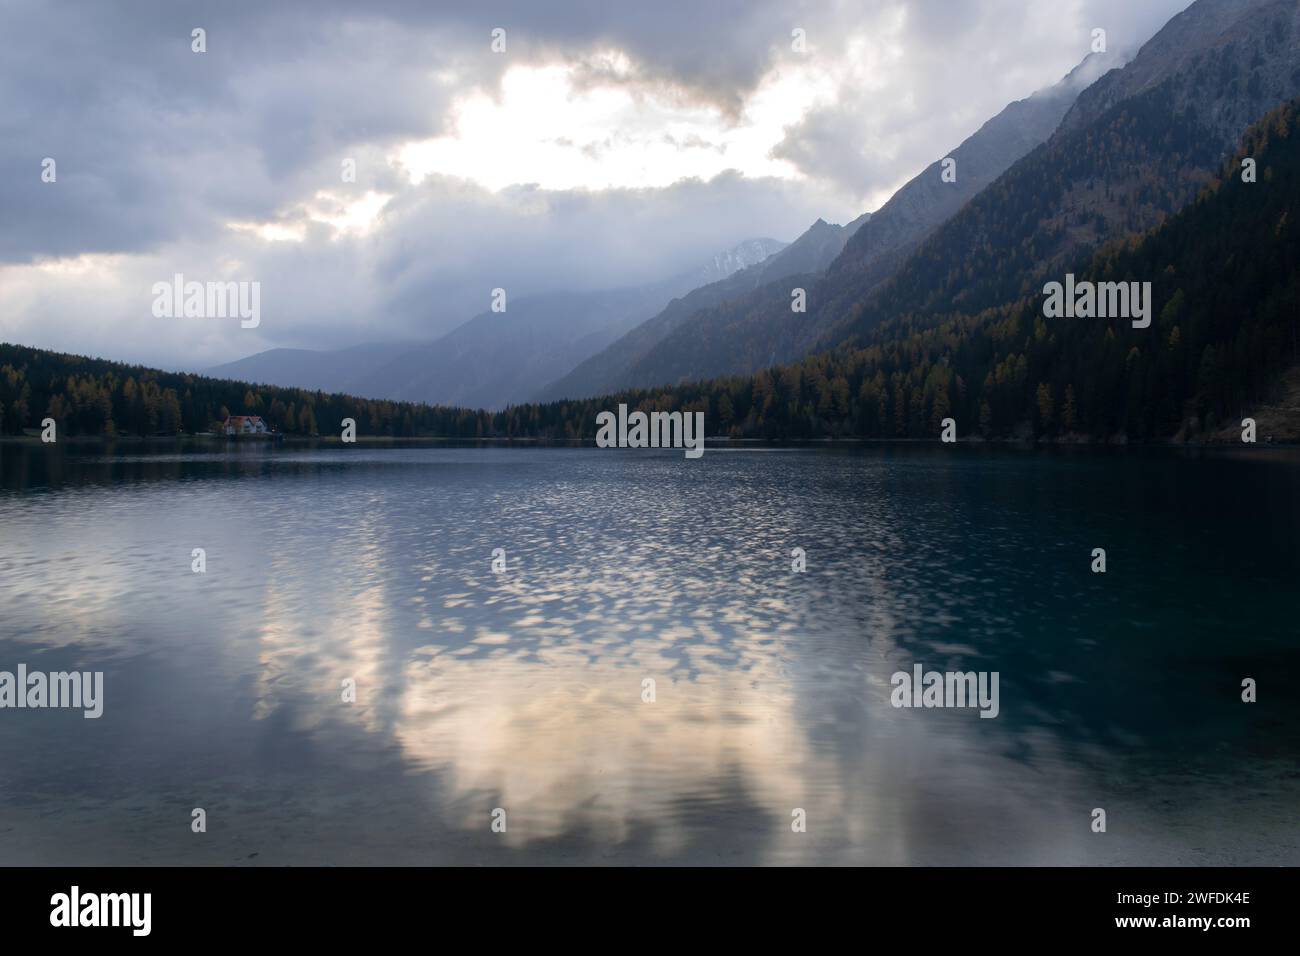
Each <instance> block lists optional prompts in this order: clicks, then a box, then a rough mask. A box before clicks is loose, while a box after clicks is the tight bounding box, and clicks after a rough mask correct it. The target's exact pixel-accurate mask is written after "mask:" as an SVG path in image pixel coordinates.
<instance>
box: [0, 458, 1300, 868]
mask: <svg viewBox="0 0 1300 956" xmlns="http://www.w3.org/2000/svg"><path fill="white" fill-rule="evenodd" d="M1298 541H1300V451H1297V450H1295V449H1260V450H1254V449H1251V450H1241V451H1232V450H1217V451H1209V450H1190V451H1188V450H1181V449H1146V450H1136V449H1095V448H1093V449H1060V448H1057V449H1037V450H1033V449H1028V448H1012V447H981V446H940V445H919V444H918V445H902V444H894V445H888V444H882V445H866V446H860V447H847V448H845V447H841V446H836V447H829V446H828V447H801V448H769V447H766V446H763V447H753V448H745V447H741V448H716V447H710V448H709V449H708V451H707V452H706V453H705V454H704V456H703V458H701V459H699V460H696V461H691V460H687V459H685V458H684V456H683V455H682V453H681V451H680V450H678V451H675V452H670V451H663V452H659V451H620V450H597V449H591V448H560V447H550V448H546V447H500V446H497V447H450V446H445V445H419V444H409V445H405V446H403V445H400V444H395V445H392V446H383V445H364V444H363V445H356V446H351V447H343V446H338V445H334V446H321V447H312V446H308V445H298V446H295V445H292V444H287V445H283V446H269V445H254V444H241V445H231V446H222V445H206V446H205V445H201V444H196V443H177V444H171V443H164V444H160V445H153V444H128V443H121V444H119V445H118V446H116V447H115V448H112V449H105V448H104V447H103V446H100V445H95V444H88V445H80V446H79V445H76V444H70V445H66V446H58V447H43V446H39V445H32V444H24V443H17V442H9V443H4V444H0V670H4V671H14V670H15V668H16V667H17V666H18V665H19V664H24V665H25V666H26V668H27V670H28V671H29V672H30V671H35V670H39V671H44V672H55V671H69V670H77V671H100V672H102V673H103V701H102V705H103V714H102V716H101V717H99V718H98V719H86V718H85V717H83V714H82V712H81V711H80V710H75V709H50V708H45V709H31V708H25V709H16V708H6V709H2V710H0V766H2V767H3V770H2V771H0V863H3V864H68V865H90V864H121V865H131V864H244V865H258V864H271V865H275V864H336V865H355V864H379V863H391V864H465V865H479V864H513V863H529V864H535V863H543V864H587V863H596V864H624V863H637V864H659V863H700V864H727V865H743V864H761V863H774V864H887V865H898V864H920V865H948V864H967V865H986V864H994V865H996V864H1013V865H1014V864H1052V865H1056V864H1060V865H1067V864H1069V865H1073V864H1098V865H1104V864H1136V865H1146V864H1152V865H1155V864H1291V865H1295V864H1297V863H1300V848H1298V847H1297V836H1296V834H1297V828H1296V826H1295V819H1296V811H1297V807H1298V806H1300V716H1298V715H1300V683H1298V680H1300V641H1298V640H1297V624H1296V604H1297V595H1298V594H1300V585H1298V582H1300V545H1298V544H1297V542H1298ZM796 548H801V549H803V560H804V562H806V569H805V570H803V571H802V572H798V571H795V570H793V565H794V562H795V560H796V558H795V557H793V556H792V552H793V550H794V549H796ZM1097 548H1102V549H1104V550H1105V553H1106V554H1105V557H1106V571H1105V573H1094V572H1093V570H1092V565H1093V562H1094V558H1093V551H1094V549H1097ZM195 549H203V561H204V570H203V571H202V572H201V573H199V572H196V571H195V570H194V569H193V568H194V565H195V562H196V558H195V557H194V551H195ZM496 549H500V550H499V551H498V550H496ZM494 551H496V555H495V558H494ZM494 560H495V562H496V565H497V569H496V570H494V567H493V565H494ZM502 562H504V570H501V566H502ZM917 664H920V665H922V666H923V668H924V669H925V670H926V671H929V670H938V671H941V672H948V671H952V672H964V671H979V672H986V673H992V672H996V673H997V674H998V676H999V684H998V688H999V698H1000V699H999V707H998V713H997V716H996V718H995V719H984V718H981V717H980V715H979V711H978V710H975V709H971V708H969V707H967V708H961V707H951V708H904V707H895V706H893V705H892V703H891V691H892V675H893V674H895V673H896V672H900V671H902V672H910V671H912V668H913V667H914V665H917ZM1246 678H1251V679H1253V680H1255V681H1256V682H1257V694H1258V699H1257V701H1256V702H1254V703H1246V702H1243V700H1242V681H1243V680H1244V679H1246ZM650 682H653V683H650ZM353 697H354V699H352V698H353ZM196 808H201V809H202V810H203V811H204V814H205V820H206V831H205V832H200V833H196V832H193V829H192V825H191V824H192V820H193V819H194V818H193V811H194V810H195V809H196ZM1096 809H1102V810H1104V811H1105V821H1106V829H1105V832H1094V829H1093V828H1094V820H1095V819H1096V815H1095V814H1094V810H1096ZM494 823H495V824H496V825H495V827H494ZM800 823H802V826H800ZM501 824H504V827H502V825H501Z"/></svg>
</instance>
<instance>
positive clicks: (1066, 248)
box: [787, 0, 1300, 354]
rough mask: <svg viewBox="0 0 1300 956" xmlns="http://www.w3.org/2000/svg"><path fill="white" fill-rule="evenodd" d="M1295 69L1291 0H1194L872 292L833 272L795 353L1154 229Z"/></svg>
mask: <svg viewBox="0 0 1300 956" xmlns="http://www.w3.org/2000/svg"><path fill="white" fill-rule="evenodd" d="M1297 64H1300V6H1298V5H1297V4H1296V3H1295V0H1198V2H1197V3H1194V4H1193V5H1192V6H1190V7H1188V8H1187V9H1186V10H1185V11H1183V12H1182V13H1180V14H1178V15H1177V16H1175V17H1174V18H1173V19H1172V20H1171V21H1170V22H1169V23H1168V24H1167V25H1166V26H1165V27H1163V28H1162V29H1161V30H1160V31H1159V32H1158V33H1157V34H1156V35H1155V36H1154V37H1153V38H1152V39H1151V40H1149V41H1148V42H1147V43H1146V44H1145V45H1144V46H1143V47H1142V49H1141V50H1140V51H1139V52H1138V54H1137V56H1135V57H1134V59H1133V61H1132V62H1131V63H1129V64H1128V65H1127V66H1125V67H1124V68H1123V69H1120V70H1116V71H1112V72H1110V73H1108V74H1106V75H1105V76H1103V77H1102V78H1101V79H1100V80H1098V81H1097V82H1096V83H1095V84H1093V85H1092V86H1091V87H1089V88H1088V89H1087V90H1085V91H1084V92H1083V93H1082V94H1080V96H1079V97H1078V99H1077V100H1076V101H1075V103H1074V105H1073V106H1072V107H1071V109H1070V111H1069V113H1067V114H1066V116H1065V118H1064V119H1063V120H1062V122H1061V125H1060V128H1059V129H1058V130H1057V131H1056V132H1055V133H1053V134H1052V136H1051V138H1050V139H1049V140H1048V141H1047V142H1046V143H1044V144H1043V145H1042V146H1040V147H1038V148H1037V149H1035V150H1034V151H1033V152H1031V153H1030V154H1029V155H1028V156H1026V157H1025V158H1024V159H1022V160H1021V161H1019V162H1018V163H1016V165H1014V166H1013V167H1012V168H1011V169H1009V170H1008V171H1007V172H1006V173H1005V174H1003V175H1002V176H1001V177H999V178H998V179H997V181H996V182H994V183H993V184H992V185H991V186H989V187H988V188H986V189H985V190H984V191H983V192H981V193H980V194H979V195H978V196H977V197H975V199H973V200H972V201H971V202H969V203H968V204H967V205H966V206H965V207H963V208H962V210H961V211H960V212H959V213H958V214H957V215H956V216H954V217H953V218H952V219H950V220H949V221H948V222H946V223H945V224H944V225H943V226H942V227H940V228H939V229H937V230H935V231H934V232H933V233H932V234H931V235H930V236H929V237H928V238H927V239H926V241H925V242H924V243H923V244H922V245H921V246H919V247H918V249H917V250H916V252H915V253H914V254H913V255H912V256H911V257H910V258H909V259H908V260H907V262H906V264H905V265H903V266H902V267H900V268H899V269H898V270H896V272H895V273H894V275H893V276H892V278H891V280H890V281H889V282H888V283H887V284H885V285H883V286H881V287H880V288H879V290H878V292H877V294H874V295H873V294H871V292H872V288H873V287H870V286H864V285H863V284H862V283H861V282H859V281H857V280H856V279H855V277H854V276H853V274H852V270H840V269H838V268H836V267H832V269H831V270H830V272H829V273H828V276H827V281H826V283H825V284H824V285H823V286H822V287H820V288H818V289H817V290H816V295H815V296H814V295H811V294H810V299H814V298H815V299H816V300H817V305H818V307H819V310H820V311H819V312H818V314H816V315H815V316H811V317H810V320H809V321H807V322H805V323H802V328H801V329H800V335H801V338H800V345H801V346H802V347H803V348H804V349H809V348H812V347H814V346H818V345H820V346H825V345H827V344H832V343H834V342H837V341H845V340H854V339H857V340H862V339H863V337H864V336H865V335H867V334H869V332H870V330H871V329H872V328H873V327H874V326H876V325H878V324H879V323H881V322H883V321H886V320H888V319H890V318H893V317H897V316H903V315H912V316H921V315H933V316H936V317H938V316H943V315H945V314H948V313H951V312H953V311H962V312H966V313H973V312H976V311H979V310H981V309H984V308H990V307H993V306H997V305H1001V304H1003V303H1006V302H1010V301H1013V300H1015V299H1017V298H1019V297H1020V296H1022V295H1024V294H1025V293H1026V292H1027V290H1029V289H1032V288H1034V287H1037V286H1041V284H1042V282H1041V280H1042V279H1043V277H1044V276H1047V275H1050V274H1054V273H1059V272H1061V271H1062V270H1063V269H1064V268H1065V267H1066V266H1067V265H1069V264H1070V263H1072V262H1075V261H1078V260H1079V259H1080V258H1081V257H1083V256H1085V255H1086V254H1087V253H1088V251H1089V250H1091V249H1095V248H1096V247H1097V246H1098V245H1099V244H1100V243H1102V242H1103V241H1105V240H1108V239H1112V238H1117V237H1123V236H1135V235H1139V234H1141V233H1143V232H1145V231H1147V230H1149V229H1151V228H1153V227H1155V226H1157V225H1159V224H1160V223H1161V222H1163V221H1164V219H1165V218H1167V217H1168V216H1169V215H1171V214H1172V213H1175V212H1177V211H1178V210H1179V209H1181V208H1183V207H1184V206H1185V205H1186V204H1187V203H1188V202H1190V201H1191V200H1192V199H1193V198H1194V197H1195V196H1196V194H1197V193H1198V192H1199V191H1200V189H1201V188H1203V187H1204V185H1205V184H1206V183H1207V182H1209V181H1210V180H1211V179H1212V178H1213V176H1214V175H1215V172H1216V171H1217V169H1218V167H1219V164H1220V163H1221V162H1222V161H1223V159H1224V157H1225V156H1227V155H1229V154H1230V153H1231V152H1232V151H1233V149H1235V147H1236V144H1237V142H1238V141H1239V140H1240V137H1241V136H1242V134H1243V133H1244V131H1245V130H1246V128H1247V126H1248V125H1249V124H1250V123H1251V122H1253V121H1255V120H1257V119H1258V118H1259V117H1261V116H1263V115H1264V114H1265V113H1267V112H1268V111H1269V110H1271V109H1273V108H1275V107H1276V106H1277V105H1278V104H1280V103H1283V102H1286V101H1288V100H1290V99H1291V98H1293V97H1295V96H1297V95H1300V67H1297ZM847 252H848V250H846V254H847ZM837 265H838V264H837ZM812 312H813V308H812V307H811V306H810V313H812ZM787 354H788V353H787Z"/></svg>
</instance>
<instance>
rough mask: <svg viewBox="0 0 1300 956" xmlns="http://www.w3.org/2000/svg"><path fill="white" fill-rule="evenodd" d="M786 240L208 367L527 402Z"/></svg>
mask: <svg viewBox="0 0 1300 956" xmlns="http://www.w3.org/2000/svg"><path fill="white" fill-rule="evenodd" d="M785 245H786V244H785V243H783V242H780V241H778V240H775V239H767V238H763V239H750V240H746V241H744V242H742V243H740V244H738V245H736V246H734V247H732V248H730V249H727V250H724V251H723V252H720V253H718V254H717V255H715V256H713V257H711V258H710V259H709V260H708V261H706V262H704V263H701V264H700V266H698V267H697V268H694V269H691V270H688V271H686V272H683V273H681V274H678V275H675V276H672V277H670V278H667V279H663V280H661V281H658V282H654V283H650V284H647V285H643V286H636V287H630V288H616V289H606V290H598V291H591V292H555V293H546V294H541V295H525V296H520V297H519V298H517V299H511V298H510V297H509V296H508V295H507V299H506V309H505V311H504V312H492V311H487V312H483V313H480V314H479V315H476V316H475V317H474V318H472V319H470V320H469V321H468V322H466V323H464V324H463V325H460V326H459V327H457V328H455V329H453V330H452V331H451V332H449V333H447V334H446V335H444V336H442V337H441V338H438V339H436V340H434V341H432V342H402V343H396V344H393V343H368V344H363V345H360V346H356V347H353V348H348V349H339V350H330V351H311V350H305V349H271V350H269V351H266V352H261V353H258V354H257V355H252V356H249V357H248V358H245V359H240V360H238V361H236V362H230V363H227V364H224V365H220V366H217V367H215V368H212V369H208V370H207V374H210V375H214V376H217V377H222V378H237V379H242V380H248V381H256V382H265V383H267V384H273V385H281V386H297V387H302V388H312V389H320V390H321V391H325V392H346V393H348V394H352V395H359V396H364V397H366V398H383V399H395V400H404V401H417V402H427V403H429V404H435V405H439V404H440V405H458V406H464V407H472V408H491V409H495V408H502V407H504V406H506V405H509V404H512V403H517V402H522V401H525V400H527V399H528V398H530V397H531V396H532V395H533V394H534V393H535V392H536V391H537V390H538V389H539V388H540V387H541V386H542V385H543V384H544V383H545V382H547V381H549V380H551V379H552V378H554V377H555V376H557V375H559V374H561V373H562V372H564V371H566V370H568V369H570V368H572V367H573V366H574V365H576V364H577V363H579V362H581V361H582V360H583V359H585V358H586V357H587V356H589V355H591V354H592V353H593V352H595V351H597V350H599V349H601V348H603V347H604V346H605V345H607V344H608V343H609V342H610V341H612V340H613V339H615V338H617V337H618V336H619V335H620V334H622V333H623V332H625V331H626V330H627V329H629V328H630V327H632V326H633V325H635V324H637V323H638V322H640V321H642V320H644V319H645V318H646V317H648V316H650V315H653V314H654V313H655V312H656V311H658V310H659V309H660V308H662V306H663V304H664V303H665V302H667V301H668V300H669V299H671V298H672V297H673V296H676V295H680V294H681V293H682V292H684V291H686V290H689V289H691V288H694V287H695V286H697V285H699V284H701V283H706V284H707V283H712V282H715V281H717V280H719V279H721V278H725V277H726V276H728V275H731V274H732V273H734V272H736V271H737V270H743V269H745V268H747V267H749V266H752V265H754V264H755V263H758V262H761V261H763V260H765V259H767V258H769V257H770V256H772V255H773V254H774V253H779V252H780V251H781V250H782V249H784V248H785Z"/></svg>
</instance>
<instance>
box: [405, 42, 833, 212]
mask: <svg viewBox="0 0 1300 956" xmlns="http://www.w3.org/2000/svg"><path fill="white" fill-rule="evenodd" d="M597 61H598V62H599V63H600V64H602V65H603V66H605V67H606V72H607V75H610V76H611V80H610V81H609V82H606V83H604V84H600V83H597V84H590V83H587V84H584V83H582V82H580V76H579V71H580V69H581V67H579V66H575V65H572V64H570V65H548V66H526V65H520V66H515V67H512V68H510V69H509V70H508V71H507V72H506V73H505V75H504V76H503V77H502V79H501V86H500V92H499V96H498V97H495V98H494V97H492V96H489V95H487V94H484V93H474V94H471V95H469V96H467V97H465V98H463V99H461V100H460V101H459V102H458V103H457V104H456V106H455V110H454V115H455V123H454V125H455V132H454V133H453V134H451V135H447V136H440V137H437V138H435V139H430V140H424V141H422V142H416V143H408V144H406V145H405V146H403V147H402V148H401V149H400V150H399V151H398V152H397V154H396V155H395V156H394V157H392V159H391V161H393V162H395V163H397V164H399V165H400V166H401V167H402V168H403V169H404V170H405V171H406V173H407V174H408V175H409V176H410V179H411V182H412V183H413V184H415V183H419V182H420V181H421V180H423V179H424V178H425V177H426V176H429V175H434V174H438V175H446V176H454V177H458V178H462V179H467V180H470V181H472V182H475V183H478V184H479V185H481V186H484V187H486V188H487V189H491V190H499V189H504V188H505V187H507V186H512V185H518V184H535V185H537V186H540V187H541V188H543V189H553V190H569V189H615V188H631V189H636V188H655V187H664V186H669V185H671V184H673V183H675V182H677V181H679V180H682V179H688V178H699V179H703V180H707V179H710V178H712V177H713V176H716V175H717V174H719V173H721V172H723V171H725V170H736V171H738V172H739V173H741V174H742V175H745V176H750V177H762V176H772V177H777V178H782V179H798V178H802V176H801V174H800V173H799V172H798V170H797V169H796V168H795V167H794V166H793V165H792V164H791V163H789V162H787V161H785V160H781V159H775V158H773V157H772V156H771V155H770V153H771V150H772V147H773V146H775V145H776V144H777V143H779V142H780V141H781V139H782V137H783V136H784V135H785V127H787V126H789V125H791V124H793V123H795V122H797V121H798V120H799V118H800V117H801V116H802V115H803V114H804V113H805V112H806V111H807V110H808V109H810V108H811V107H813V106H815V105H817V104H818V103H821V102H825V101H827V100H829V99H831V98H833V96H834V94H835V85H834V83H833V81H832V78H831V77H830V76H829V75H828V74H826V73H825V72H823V71H821V70H814V69H812V68H809V67H806V66H799V67H795V68H786V69H784V70H780V69H778V70H774V71H772V72H771V73H769V74H768V76H767V77H765V79H764V81H763V83H762V84H761V85H760V87H759V88H758V90H757V91H756V92H755V93H754V94H753V95H752V96H751V97H750V99H749V101H748V102H747V103H746V106H745V109H744V112H743V114H742V115H741V116H740V117H739V119H737V120H735V121H729V120H728V119H727V118H726V117H725V116H724V115H723V114H722V112H721V111H720V110H719V109H717V108H715V107H712V106H707V105H701V104H698V103H691V102H684V101H682V99H681V98H680V97H677V96H674V95H673V93H674V91H672V90H670V89H666V88H663V87H658V86H653V85H651V84H646V83H639V82H636V81H635V80H633V81H631V82H627V81H625V78H626V75H627V72H628V70H629V66H628V60H627V57H626V56H624V55H623V54H621V53H612V54H604V55H602V56H601V57H599V58H597ZM610 64H613V68H612V69H610V68H609V66H610Z"/></svg>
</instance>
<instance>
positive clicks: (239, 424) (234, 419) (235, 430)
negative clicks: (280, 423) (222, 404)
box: [222, 415, 271, 435]
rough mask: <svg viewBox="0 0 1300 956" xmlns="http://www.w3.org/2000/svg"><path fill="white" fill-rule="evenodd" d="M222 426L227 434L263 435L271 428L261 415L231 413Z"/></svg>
mask: <svg viewBox="0 0 1300 956" xmlns="http://www.w3.org/2000/svg"><path fill="white" fill-rule="evenodd" d="M222 427H223V429H224V431H225V433H226V434H227V435H265V434H266V433H267V432H269V431H270V430H271V429H269V428H267V427H266V422H264V421H262V416H261V415H231V416H230V417H229V418H227V419H226V422H225V425H223V426H222Z"/></svg>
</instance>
